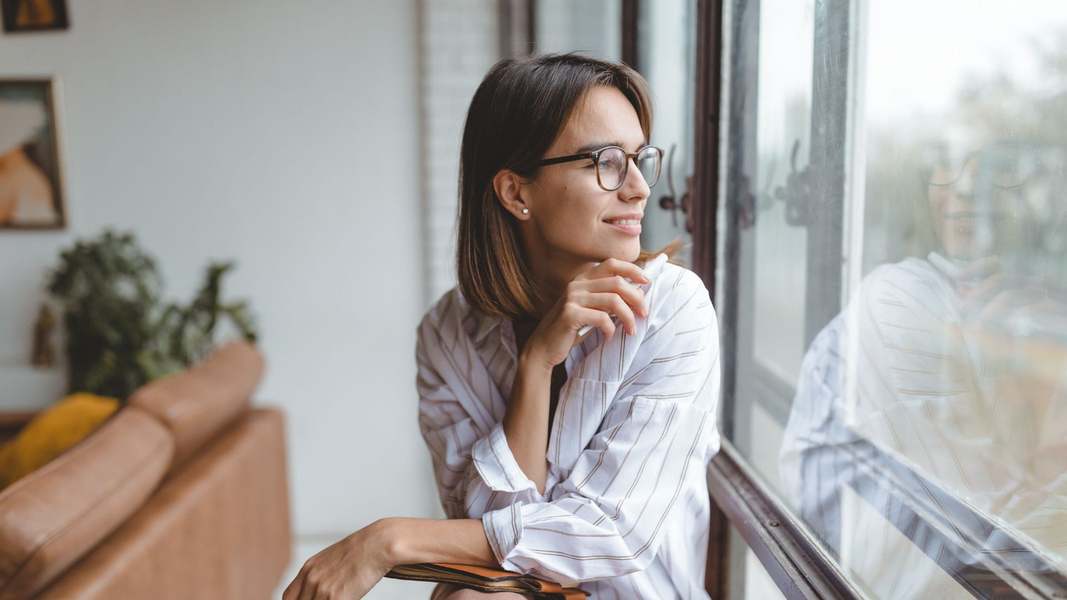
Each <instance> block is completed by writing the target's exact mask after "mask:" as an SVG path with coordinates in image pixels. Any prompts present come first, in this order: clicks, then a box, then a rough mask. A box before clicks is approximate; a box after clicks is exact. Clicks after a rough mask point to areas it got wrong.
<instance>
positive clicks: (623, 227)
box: [604, 221, 641, 235]
mask: <svg viewBox="0 0 1067 600" xmlns="http://www.w3.org/2000/svg"><path fill="white" fill-rule="evenodd" d="M604 223H605V224H607V225H610V226H612V227H614V228H615V229H618V230H619V231H623V232H625V233H628V234H630V235H638V234H640V233H641V222H640V221H638V222H636V223H634V222H632V221H631V222H629V223H612V222H609V221H604Z"/></svg>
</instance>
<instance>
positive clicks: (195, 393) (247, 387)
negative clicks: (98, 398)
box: [129, 340, 263, 463]
mask: <svg viewBox="0 0 1067 600" xmlns="http://www.w3.org/2000/svg"><path fill="white" fill-rule="evenodd" d="M262 375H263V356H262V355H261V354H260V353H259V351H257V350H256V348H255V346H253V345H252V344H250V343H248V342H247V341H244V340H238V341H233V342H229V343H227V344H226V345H224V346H223V347H221V348H219V349H217V350H215V351H214V352H212V353H211V354H210V355H208V356H207V357H205V358H204V359H203V360H201V361H200V362H199V363H197V364H196V365H194V366H192V367H190V368H188V369H185V370H183V371H179V372H178V373H175V374H173V375H170V376H168V377H163V378H161V379H157V380H156V381H153V382H151V383H149V384H147V385H145V386H142V387H141V388H140V389H138V390H136V391H134V393H133V395H131V396H130V399H129V403H130V404H131V405H133V406H138V407H141V408H143V409H145V410H147V411H148V412H150V413H152V414H153V415H155V416H156V418H158V419H159V420H161V421H163V423H164V424H166V426H167V427H169V428H170V430H171V433H172V434H173V435H174V442H175V447H174V462H175V463H179V462H182V461H183V460H185V459H186V458H188V457H189V456H190V455H192V454H193V453H194V452H196V450H197V448H199V447H200V446H202V445H203V444H204V442H206V441H207V440H209V439H210V438H211V437H212V436H213V435H215V433H216V432H218V431H219V430H220V429H222V428H223V427H224V426H226V425H227V424H228V423H230V422H231V421H233V419H234V418H236V417H237V416H238V415H240V414H241V413H242V412H243V411H244V410H245V409H247V408H248V406H249V404H250V399H251V397H252V392H253V391H254V390H255V388H256V385H257V384H258V383H259V379H260V377H261V376H262Z"/></svg>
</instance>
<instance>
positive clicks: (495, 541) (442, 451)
mask: <svg viewBox="0 0 1067 600" xmlns="http://www.w3.org/2000/svg"><path fill="white" fill-rule="evenodd" d="M646 274H647V275H648V278H649V279H651V283H648V284H642V285H640V286H638V287H640V288H641V289H642V290H643V291H645V293H646V300H647V304H648V307H649V316H648V317H647V318H642V317H638V318H637V328H636V329H637V331H636V334H635V335H633V336H630V335H627V334H626V333H625V332H624V330H623V328H622V326H621V325H620V326H619V327H618V329H617V330H616V332H615V335H614V336H612V338H611V339H610V340H607V341H606V342H605V341H604V340H603V332H602V331H600V330H599V329H597V330H594V332H593V333H591V334H590V335H589V336H587V337H586V339H585V340H584V341H583V342H582V343H581V344H578V345H576V346H574V347H573V348H572V349H571V352H570V354H569V356H568V357H567V359H566V362H565V366H566V370H567V374H568V379H567V382H566V383H565V384H564V385H563V387H562V389H561V390H560V393H559V401H558V405H557V408H556V414H555V416H554V418H553V420H552V426H551V431H550V432H549V440H548V450H547V454H546V458H547V460H548V462H549V470H548V474H547V480H546V482H545V493H544V494H543V495H542V494H539V493H538V492H537V487H536V485H535V484H534V482H533V481H531V480H530V479H529V478H528V477H527V476H526V475H525V473H524V472H523V471H522V469H521V468H520V467H519V465H518V463H517V462H516V460H515V457H514V455H512V453H511V450H510V448H509V447H508V443H507V439H506V437H505V435H504V430H503V419H504V413H505V410H506V407H507V400H508V398H510V395H511V386H512V382H513V380H514V375H515V368H516V364H517V353H516V344H515V334H514V330H513V328H512V323H511V322H510V321H509V320H507V319H497V318H493V317H489V316H486V315H485V314H483V313H481V312H479V311H475V310H474V309H473V308H472V307H471V306H470V305H469V304H467V302H466V300H465V299H464V298H463V296H462V294H461V293H460V291H459V289H458V287H456V288H453V289H452V290H451V291H449V292H448V293H446V294H445V295H444V296H442V297H441V299H440V300H439V301H438V302H437V303H436V305H435V306H434V307H433V308H432V309H431V310H430V311H429V312H428V313H427V314H426V316H425V317H424V318H423V320H422V322H421V324H420V325H419V329H418V344H417V350H416V358H417V362H418V378H417V385H418V391H419V396H420V400H419V424H420V428H421V430H422V434H423V437H424V439H425V440H426V443H427V446H428V447H429V449H430V453H431V456H432V459H433V465H434V471H435V474H436V478H437V485H438V491H439V493H440V497H441V502H442V504H443V506H444V509H445V513H446V514H447V516H448V517H449V518H480V519H481V520H482V524H483V526H484V529H485V533H486V537H487V538H488V540H489V544H490V546H491V547H492V549H493V553H494V554H495V556H496V558H497V560H498V561H499V562H500V564H501V565H502V566H503V568H505V569H507V570H510V571H516V572H521V573H527V574H531V575H534V576H538V577H542V578H546V579H550V580H554V581H559V582H583V585H582V587H583V589H586V590H588V591H589V592H591V594H592V597H593V598H708V595H707V593H706V592H705V591H704V585H703V584H704V569H705V561H706V555H707V544H708V519H709V513H710V501H709V498H708V489H707V479H706V468H707V463H708V461H709V460H710V459H711V457H712V456H713V455H714V454H715V452H717V451H718V449H719V434H718V431H717V429H716V423H715V414H716V405H717V403H718V397H719V339H718V324H717V322H716V318H715V310H714V308H713V307H712V305H711V300H710V298H709V295H708V291H707V288H706V287H705V286H704V284H703V282H702V281H701V280H700V278H699V277H698V276H697V275H696V274H695V273H693V272H692V271H689V270H687V269H684V268H682V267H679V266H677V265H673V264H670V263H661V262H659V261H656V262H655V263H652V262H651V261H650V263H649V265H648V267H647V269H646Z"/></svg>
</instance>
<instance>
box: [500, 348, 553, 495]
mask: <svg viewBox="0 0 1067 600" xmlns="http://www.w3.org/2000/svg"><path fill="white" fill-rule="evenodd" d="M551 389H552V371H551V370H550V369H546V368H545V367H544V366H543V364H542V363H541V362H540V361H538V360H536V359H535V358H531V357H529V356H527V355H526V354H525V353H524V354H523V355H522V356H520V357H519V366H518V367H517V369H516V371H515V380H514V382H513V383H512V386H511V398H510V399H509V400H508V407H507V412H506V413H505V414H504V436H505V437H507V439H508V447H509V448H510V449H511V453H512V455H514V456H515V461H516V462H518V463H519V467H521V468H522V472H523V473H526V476H527V477H529V478H530V480H531V481H533V482H534V483H535V484H536V485H537V493H539V494H544V493H545V480H546V479H547V477H548V461H547V460H546V459H545V454H546V453H547V452H548V407H549V403H550V402H549V396H550V394H551Z"/></svg>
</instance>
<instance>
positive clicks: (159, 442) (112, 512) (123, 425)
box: [0, 406, 174, 600]
mask: <svg viewBox="0 0 1067 600" xmlns="http://www.w3.org/2000/svg"><path fill="white" fill-rule="evenodd" d="M173 452H174V441H173V439H172V437H171V434H170V432H168V431H167V429H166V428H165V427H163V425H161V424H160V423H159V421H157V420H156V419H155V418H153V417H152V416H151V415H148V414H146V413H145V412H144V411H142V410H140V409H138V408H136V407H129V406H128V407H126V408H124V409H122V410H120V411H119V412H118V413H116V414H115V416H114V417H112V418H111V419H110V420H109V421H107V422H106V423H104V425H103V426H101V427H100V429H98V430H96V431H95V432H94V433H93V434H92V435H90V436H89V437H88V438H86V439H85V440H83V441H82V442H81V443H80V444H78V445H77V446H75V447H74V448H72V449H71V450H70V451H68V452H66V453H65V454H63V455H61V456H59V457H58V458H56V459H55V460H53V461H52V462H50V463H48V464H47V465H45V466H43V467H41V468H40V469H38V470H37V471H35V472H34V473H32V474H31V475H29V476H28V477H25V478H23V479H21V480H19V481H17V482H15V483H14V484H12V485H11V486H9V487H8V488H7V489H5V490H4V491H3V492H0V600H7V599H13V598H28V597H32V596H33V595H34V594H35V593H37V592H38V591H40V590H41V589H42V588H43V587H44V586H45V585H47V584H48V583H49V582H51V581H52V580H53V579H55V577H56V576H57V575H59V574H60V573H62V572H63V571H65V570H66V569H67V568H68V567H69V566H70V565H71V564H73V563H74V562H75V561H77V560H78V559H79V558H81V557H82V556H83V555H84V554H86V553H87V552H88V551H89V550H90V549H92V548H93V547H94V546H96V545H97V544H98V543H99V542H100V541H101V540H102V539H104V538H105V537H107V536H108V534H110V533H111V532H112V531H114V530H115V529H116V528H117V527H118V526H119V525H121V524H122V523H123V522H124V521H126V519H128V518H129V516H130V515H132V514H133V513H134V512H136V511H137V509H139V508H140V507H141V506H142V505H143V504H144V502H145V500H147V499H148V497H149V496H150V495H151V494H152V492H153V491H154V490H155V489H156V487H157V486H158V484H159V482H160V481H161V480H162V479H163V476H164V475H165V474H166V472H167V468H168V467H169V465H170V463H171V459H172V456H173Z"/></svg>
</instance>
